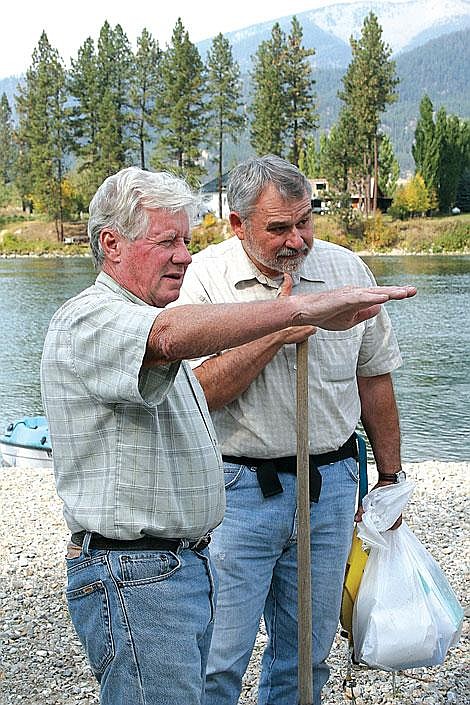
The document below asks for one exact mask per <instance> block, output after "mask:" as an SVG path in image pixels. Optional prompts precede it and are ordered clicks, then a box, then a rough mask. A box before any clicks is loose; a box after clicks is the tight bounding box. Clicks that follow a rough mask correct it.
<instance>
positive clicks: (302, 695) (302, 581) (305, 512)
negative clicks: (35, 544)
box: [296, 340, 313, 705]
mask: <svg viewBox="0 0 470 705" xmlns="http://www.w3.org/2000/svg"><path fill="white" fill-rule="evenodd" d="M296 351H297V593H298V598H297V599H298V603H297V614H298V645H299V646H298V682H299V705H312V703H313V674H312V573H311V556H310V481H309V443H308V340H305V341H303V342H302V343H297V345H296Z"/></svg>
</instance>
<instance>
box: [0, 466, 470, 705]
mask: <svg viewBox="0 0 470 705" xmlns="http://www.w3.org/2000/svg"><path fill="white" fill-rule="evenodd" d="M404 467H405V470H406V471H407V473H408V475H409V477H410V478H411V479H416V488H415V491H414V494H413V496H412V498H411V501H410V503H409V505H408V507H407V508H406V511H405V514H404V517H405V520H406V521H407V523H408V525H409V526H410V528H411V529H412V530H413V531H414V533H415V534H416V536H417V537H418V538H419V539H420V540H421V541H422V542H423V543H424V544H425V546H426V547H427V548H428V549H429V550H430V552H431V553H432V554H433V555H434V557H435V558H436V559H437V560H438V562H439V564H440V565H441V567H442V568H443V569H444V571H445V573H446V575H447V577H448V579H449V581H450V583H451V584H452V586H453V588H454V590H455V592H456V594H457V597H458V598H459V600H460V601H461V603H462V604H463V605H464V607H465V608H466V615H467V619H466V624H465V625H464V630H463V634H462V637H461V640H460V642H459V644H458V646H457V647H455V648H454V649H452V650H451V651H450V652H449V654H448V656H447V659H446V662H445V663H444V665H443V666H436V667H434V668H430V669H424V668H421V669H414V670H413V671H407V672H404V673H399V674H398V675H397V676H396V682H395V688H394V687H393V679H392V675H391V674H389V673H385V672H383V671H373V670H368V669H358V668H356V669H354V677H355V679H356V681H357V687H356V693H357V696H356V703H357V705H376V704H382V705H395V704H396V705H399V704H401V705H412V704H413V705H415V704H416V705H418V704H419V705H421V704H425V705H449V704H450V703H455V704H457V705H466V704H469V703H470V668H469V665H470V664H469V651H470V650H469V636H470V634H469V631H470V630H469V625H468V615H469V607H468V606H469V603H470V600H469V593H468V584H469V580H468V563H469V553H470V551H469V546H470V542H469V534H470V529H469V513H468V500H469V480H468V477H469V475H468V473H469V471H470V463H463V462H453V463H443V462H435V461H429V462H423V463H409V464H405V466H404ZM370 476H371V477H374V476H375V473H374V470H373V469H372V468H371V470H370ZM0 511H1V517H2V531H1V536H0V562H1V583H0V643H1V651H2V655H1V662H0V704H1V705H14V704H15V705H17V704H19V703H21V704H22V705H33V704H34V705H59V704H60V705H62V704H64V705H65V703H67V705H96V704H97V703H98V702H99V700H98V688H97V685H96V683H95V681H94V679H93V677H92V676H91V673H90V671H89V668H88V666H87V662H86V659H85V657H84V656H83V653H82V649H81V646H80V644H79V642H78V639H77V638H76V636H75V633H74V631H73V629H72V627H71V624H70V621H69V618H68V612H67V607H66V603H65V598H64V586H65V565H64V554H65V545H66V542H67V538H68V534H67V531H66V527H65V524H64V522H63V519H62V513H61V503H60V501H59V499H58V498H57V496H56V494H55V489H54V482H53V477H52V471H48V470H18V469H15V468H0ZM264 638H265V637H264V635H263V632H262V630H260V633H259V636H258V640H257V645H256V650H255V653H254V654H253V659H252V661H251V663H250V667H249V670H248V672H247V674H246V677H245V685H244V690H243V693H242V696H241V698H240V701H239V705H255V703H256V682H257V673H258V663H259V658H260V653H261V651H262V648H263V643H264ZM330 664H331V667H332V674H331V678H330V682H329V685H328V686H327V689H326V692H325V694H324V699H323V702H324V705H336V704H338V703H346V702H352V701H351V699H348V698H347V697H346V695H345V693H344V692H343V689H342V683H343V679H344V677H345V674H346V642H345V640H344V639H342V638H341V637H340V636H339V635H338V637H337V639H336V642H335V644H334V646H333V650H332V653H331V657H330ZM129 705H132V703H129ZM162 705H166V704H163V703H162ZM168 705H170V704H168Z"/></svg>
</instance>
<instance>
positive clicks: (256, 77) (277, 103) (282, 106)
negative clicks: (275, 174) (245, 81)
mask: <svg viewBox="0 0 470 705" xmlns="http://www.w3.org/2000/svg"><path fill="white" fill-rule="evenodd" d="M286 55H287V46H286V38H285V34H284V32H283V31H282V30H281V27H280V25H279V23H277V22H276V24H275V25H274V26H273V28H272V31H271V38H270V39H267V40H265V41H263V42H261V43H260V45H259V46H258V50H257V52H256V54H255V56H254V57H253V63H254V68H253V71H252V73H251V78H252V85H253V88H252V90H253V100H252V103H251V113H252V122H251V129H250V135H251V144H252V146H253V147H254V149H255V151H256V153H257V154H277V155H278V156H280V157H282V156H284V151H285V150H284V144H285V142H284V137H285V134H286V132H287V129H288V125H289V123H288V117H287V116H288V114H289V109H288V103H289V99H288V96H287V90H286V85H285V79H284V65H285V62H286Z"/></svg>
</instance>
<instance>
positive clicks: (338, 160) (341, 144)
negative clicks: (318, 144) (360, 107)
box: [321, 108, 362, 194]
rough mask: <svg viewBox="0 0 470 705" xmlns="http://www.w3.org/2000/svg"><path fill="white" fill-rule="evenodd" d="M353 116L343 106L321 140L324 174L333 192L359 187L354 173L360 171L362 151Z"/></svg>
mask: <svg viewBox="0 0 470 705" xmlns="http://www.w3.org/2000/svg"><path fill="white" fill-rule="evenodd" d="M357 130H358V127H357V124H356V117H355V115H354V114H353V113H352V112H350V111H349V110H348V109H347V108H343V109H342V111H341V113H340V115H339V119H338V122H337V123H336V124H335V125H333V127H332V128H331V130H330V134H329V135H328V138H327V140H325V141H324V146H323V150H322V152H321V164H322V170H323V174H324V176H326V178H327V179H328V181H329V184H330V190H331V191H332V192H333V193H338V194H346V193H348V192H349V191H350V190H352V189H354V190H355V191H356V190H358V189H359V186H360V181H357V180H356V179H357V174H358V173H361V162H362V150H361V144H360V142H359V141H358V140H357Z"/></svg>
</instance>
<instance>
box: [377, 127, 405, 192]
mask: <svg viewBox="0 0 470 705" xmlns="http://www.w3.org/2000/svg"><path fill="white" fill-rule="evenodd" d="M399 176H400V166H399V164H398V162H397V160H396V159H395V155H394V153H393V147H392V142H391V140H390V138H389V137H388V136H387V135H380V141H379V188H380V190H381V191H382V193H383V194H384V196H393V194H394V193H395V189H396V187H397V182H398V177H399Z"/></svg>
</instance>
